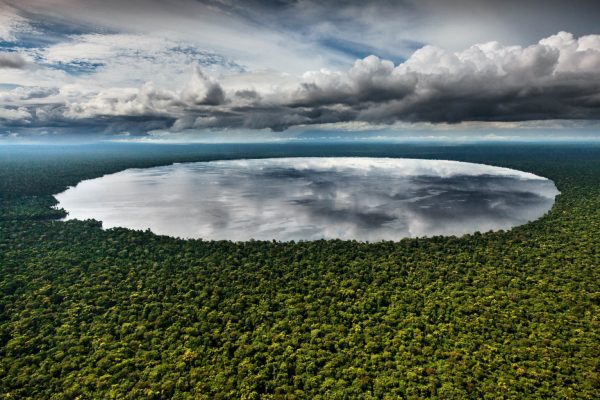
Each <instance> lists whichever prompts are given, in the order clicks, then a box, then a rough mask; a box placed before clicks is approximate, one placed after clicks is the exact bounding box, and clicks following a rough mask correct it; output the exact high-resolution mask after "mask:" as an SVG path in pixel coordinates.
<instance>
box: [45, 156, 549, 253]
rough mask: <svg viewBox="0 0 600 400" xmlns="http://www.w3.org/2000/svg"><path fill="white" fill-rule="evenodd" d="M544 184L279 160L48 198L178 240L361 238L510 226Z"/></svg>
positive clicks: (204, 168)
mask: <svg viewBox="0 0 600 400" xmlns="http://www.w3.org/2000/svg"><path fill="white" fill-rule="evenodd" d="M557 194H558V190H557V189H556V187H555V186H554V184H553V183H552V181H550V180H548V179H545V178H541V177H538V176H535V175H533V174H529V173H525V172H521V171H515V170H510V169H506V168H499V167H491V166H487V165H481V164H470V163H462V162H455V161H439V160H412V159H385V158H343V157H340V158H278V159H255V160H231V161H213V162H200V163H187V164H175V165H170V166H164V167H156V168H149V169H129V170H126V171H122V172H119V173H116V174H112V175H107V176H104V177H101V178H97V179H92V180H88V181H83V182H80V183H79V184H78V185H77V186H76V187H74V188H70V189H68V190H67V191H65V192H63V193H60V194H58V195H56V198H57V199H58V201H59V203H60V204H59V206H60V207H63V208H64V209H66V210H67V211H68V212H69V219H86V218H94V219H97V220H100V221H103V226H104V227H105V228H110V227H115V226H122V227H127V228H133V229H147V228H150V229H151V230H152V231H153V232H155V233H158V234H165V235H171V236H179V237H184V238H203V239H227V240H248V239H251V238H254V239H261V240H271V239H277V240H301V239H302V240H313V239H321V238H341V239H356V240H361V241H367V240H368V241H378V240H398V239H401V238H404V237H415V236H432V235H462V234H465V233H472V232H475V231H482V232H484V231H488V230H499V229H509V228H511V227H514V226H516V225H520V224H523V223H525V222H527V221H530V220H533V219H536V218H539V217H540V216H542V215H543V214H544V213H545V212H547V211H548V210H549V209H550V208H551V207H552V204H553V202H554V197H555V196H556V195H557Z"/></svg>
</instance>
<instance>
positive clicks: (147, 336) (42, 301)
mask: <svg viewBox="0 0 600 400" xmlns="http://www.w3.org/2000/svg"><path fill="white" fill-rule="evenodd" d="M309 147H310V146H304V147H303V146H300V148H296V149H295V150H294V151H293V152H291V150H289V149H288V150H286V148H285V146H278V145H272V146H262V147H261V146H258V145H257V146H254V147H253V146H246V147H245V148H244V149H241V148H237V147H235V146H229V147H228V146H212V147H211V146H204V147H203V146H148V145H147V146H141V145H138V146H136V145H103V146H82V147H52V148H38V147H16V146H15V147H11V146H5V147H3V148H1V149H0V196H1V197H0V206H1V208H0V210H1V211H0V393H1V395H2V396H3V398H14V399H17V398H43V399H76V398H81V399H98V398H107V399H108V398H131V399H134V398H136V399H137V398H156V399H164V398H176V399H193V398H206V399H225V398H243V399H258V398H267V399H284V398H286V399H293V398H298V399H300V398H312V399H345V398H365V399H369V398H373V399H374V398H409V399H419V398H443V399H452V398H455V399H459V398H473V399H475V398H486V399H488V398H489V399H495V398H507V399H508V398H532V399H538V398H549V397H554V398H582V399H594V398H598V397H600V250H599V245H600V146H574V145H556V146H550V145H546V146H536V145H520V146H512V145H511V146H452V147H425V146H414V147H407V146H405V145H404V146H400V145H397V146H391V145H386V146H380V147H377V146H373V145H363V146H356V145H355V146H350V145H348V146H345V145H335V146H327V145H322V146H318V147H310V148H309ZM304 153H307V154H308V153H310V155H313V156H314V155H328V156H332V155H365V156H377V155H382V156H396V157H401V156H402V157H412V158H438V159H453V160H460V161H471V162H483V163H486V164H494V165H500V166H505V167H510V168H516V169H520V170H524V171H528V172H533V173H535V174H538V175H541V176H545V177H548V178H550V179H552V180H554V182H555V183H556V185H557V187H558V188H559V190H560V191H561V193H562V194H561V195H560V196H559V197H558V198H557V202H556V204H555V206H554V208H553V209H552V210H551V211H550V212H549V214H547V215H546V216H544V217H543V218H542V219H540V220H537V221H534V222H531V223H529V224H526V225H523V226H521V227H517V228H515V229H512V230H511V231H508V232H493V233H492V232H488V233H476V234H473V235H467V236H464V237H461V238H456V237H433V238H427V239H406V240H402V241H400V242H396V243H394V242H381V243H358V242H353V241H338V240H332V241H315V242H300V243H293V242H288V243H278V242H259V241H250V242H240V243H233V242H226V241H219V242H210V241H202V240H187V241H186V240H179V239H176V238H170V237H164V236H157V235H154V234H152V233H151V232H141V231H131V230H127V229H110V230H102V229H101V224H100V223H99V222H97V221H69V222H62V221H59V220H58V218H60V217H61V216H63V215H64V214H63V212H62V211H60V210H55V209H53V208H52V206H53V205H54V204H55V200H54V198H53V197H52V194H55V193H58V192H60V191H62V190H64V189H65V188H66V187H67V186H68V185H74V184H76V183H77V182H78V181H80V180H82V179H87V178H92V177H97V176H100V175H102V174H106V173H111V172H116V171H119V170H122V169H124V168H128V167H145V166H152V165H160V164H166V163H170V162H182V161H199V160H207V159H214V158H236V157H239V156H240V155H243V156H245V157H252V156H262V157H267V156H269V157H272V156H279V155H281V156H284V155H285V156H292V155H295V156H301V155H304Z"/></svg>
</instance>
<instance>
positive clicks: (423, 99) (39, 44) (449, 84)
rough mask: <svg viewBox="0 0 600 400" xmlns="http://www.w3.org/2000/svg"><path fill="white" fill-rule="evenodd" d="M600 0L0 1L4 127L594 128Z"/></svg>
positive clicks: (0, 118)
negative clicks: (324, 0)
mask: <svg viewBox="0 0 600 400" xmlns="http://www.w3.org/2000/svg"><path fill="white" fill-rule="evenodd" d="M598 21H600V2H598V1H589V0H588V1H584V0H571V1H568V2H566V1H555V0H543V1H542V0H532V1H525V0H521V1H516V0H505V1H501V2H500V1H493V0H478V1H476V0H445V1H442V0H439V1H438V0H420V1H416V0H398V1H391V0H387V1H385V0H380V1H376V0H363V1H342V0H332V1H327V2H323V1H313V0H296V1H294V0H249V1H243V2H239V1H232V0H162V1H159V0H143V1H142V0H128V1H122V0H119V1H117V0H104V1H95V0H14V1H13V0H0V141H3V140H4V141H10V140H38V139H40V140H45V141H50V142H52V141H57V142H58V141H61V140H74V139H76V138H79V139H81V138H85V139H98V138H101V139H102V138H103V139H107V138H108V139H114V140H139V141H152V140H162V141H180V140H183V141H196V140H200V141H202V140H209V141H210V140H216V141H219V140H234V141H243V140H250V141H251V140H267V139H268V140H277V139H284V140H288V139H295V140H303V139H314V138H318V137H325V138H339V137H341V138H354V139H373V138H375V139H376V138H386V139H394V138H404V139H411V140H413V139H420V138H436V137H437V138H445V139H450V140H452V139H457V140H460V139H461V138H462V139H465V138H466V139H470V138H475V137H476V138H480V139H489V140H498V139H509V140H513V139H517V140H518V139H519V138H527V137H530V136H531V137H539V138H546V139H557V140H566V139H569V138H587V139H597V138H598V137H599V136H600V135H598V132H600V129H599V127H600V123H598V121H599V120H600V25H599V24H598Z"/></svg>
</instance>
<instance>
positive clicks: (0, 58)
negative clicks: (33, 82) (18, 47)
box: [0, 53, 27, 69]
mask: <svg viewBox="0 0 600 400" xmlns="http://www.w3.org/2000/svg"><path fill="white" fill-rule="evenodd" d="M26 66H27V61H25V59H24V58H23V57H22V56H21V55H19V54H17V53H0V69H2V68H15V69H22V68H25V67H26Z"/></svg>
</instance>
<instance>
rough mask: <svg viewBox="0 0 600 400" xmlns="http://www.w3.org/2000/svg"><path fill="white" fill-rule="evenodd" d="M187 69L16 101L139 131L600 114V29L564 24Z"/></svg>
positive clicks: (39, 113) (48, 118)
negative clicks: (459, 46) (170, 78)
mask: <svg viewBox="0 0 600 400" xmlns="http://www.w3.org/2000/svg"><path fill="white" fill-rule="evenodd" d="M92 53H94V52H92ZM98 53H102V52H98ZM61 54H62V57H64V56H65V55H64V54H65V53H64V52H62V53H61ZM80 54H81V53H80ZM65 60H66V59H65ZM187 68H191V69H192V75H191V79H189V80H188V81H187V82H185V83H181V84H180V86H179V87H174V88H173V87H171V88H165V86H164V85H162V84H161V85H159V84H156V83H154V82H153V81H148V82H145V83H144V84H142V85H140V86H131V85H128V86H125V87H122V86H117V87H107V88H102V87H100V88H99V89H98V90H90V88H89V87H88V88H87V90H83V89H81V85H79V86H77V85H74V86H71V89H73V90H70V91H69V90H67V89H66V88H60V95H58V96H56V97H55V99H56V100H57V102H56V104H53V105H49V104H43V105H40V106H39V107H38V108H36V106H35V105H34V104H32V103H31V102H28V103H27V104H24V103H23V104H18V102H16V103H14V105H15V106H26V107H28V111H29V113H30V114H31V115H35V116H36V117H35V118H34V121H33V123H34V124H35V123H40V124H41V123H42V121H43V123H47V124H52V123H53V121H55V122H56V123H57V124H59V125H65V124H67V123H69V121H71V122H73V123H84V122H85V123H86V124H87V123H89V124H93V123H97V124H98V125H99V126H101V127H102V130H104V131H106V130H108V131H115V129H117V130H118V129H127V130H133V131H136V132H142V131H143V129H141V128H140V127H142V126H143V127H145V128H148V127H155V126H160V127H166V128H170V129H173V130H185V129H214V128H217V129H221V128H226V129H233V128H244V129H271V130H274V131H281V130H285V129H287V128H289V127H292V126H297V125H316V124H332V123H367V124H373V125H381V124H396V123H398V122H410V123H421V122H424V123H434V124H439V123H445V124H457V123H461V122H464V121H485V122H514V121H531V120H598V119H600V35H587V36H582V37H579V38H575V37H574V36H573V35H572V34H570V33H567V32H560V33H558V34H556V35H553V36H550V37H547V38H545V39H542V40H540V41H539V42H538V43H535V44H533V45H530V46H507V45H502V44H500V43H498V42H488V43H482V44H477V45H474V46H471V47H469V48H467V49H465V50H462V51H450V50H445V49H442V48H439V47H435V46H431V45H427V46H423V47H422V48H420V49H418V50H416V51H415V52H414V53H413V54H412V55H411V56H410V57H409V58H408V59H407V60H406V61H404V62H402V63H400V64H394V63H393V62H392V61H389V60H384V59H381V58H379V57H377V56H375V55H371V56H368V57H365V58H363V59H360V60H357V61H356V62H355V63H354V65H353V66H352V67H351V68H349V69H347V70H345V71H344V70H335V69H320V70H316V71H309V72H306V73H304V74H303V75H302V76H300V77H298V78H295V77H293V76H288V77H287V78H285V79H279V78H278V76H279V75H277V74H271V75H269V74H267V75H266V76H265V77H260V78H257V79H258V80H256V81H255V80H254V78H255V77H257V76H258V75H254V74H252V73H245V72H242V73H240V74H238V75H236V74H234V75H220V77H219V78H217V77H215V76H211V75H209V74H207V73H206V72H205V71H204V70H203V69H201V68H200V66H198V65H197V64H192V66H190V65H187ZM240 77H245V78H244V79H242V78H240ZM270 77H272V78H271V81H272V82H271V84H269V78H270ZM90 79H92V78H90ZM92 88H93V86H92ZM61 98H62V100H61V101H59V100H60V99H61ZM26 121H27V124H28V125H29V126H31V124H32V121H31V119H29V118H28V119H26ZM142 122H144V123H142ZM16 123H17V122H16V121H12V124H16ZM136 124H138V128H135V125H136Z"/></svg>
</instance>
